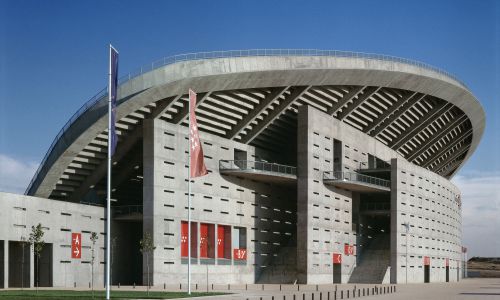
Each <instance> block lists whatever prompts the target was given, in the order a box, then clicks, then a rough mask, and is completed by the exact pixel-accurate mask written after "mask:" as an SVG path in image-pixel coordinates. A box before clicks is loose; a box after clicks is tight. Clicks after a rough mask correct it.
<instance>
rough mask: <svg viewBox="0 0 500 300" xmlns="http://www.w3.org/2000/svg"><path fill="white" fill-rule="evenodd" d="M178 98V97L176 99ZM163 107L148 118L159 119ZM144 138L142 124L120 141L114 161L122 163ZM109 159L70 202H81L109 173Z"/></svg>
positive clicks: (155, 110) (81, 186)
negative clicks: (89, 190)
mask: <svg viewBox="0 0 500 300" xmlns="http://www.w3.org/2000/svg"><path fill="white" fill-rule="evenodd" d="M176 98H177V97H176ZM163 109H164V107H163V106H161V105H160V106H157V107H156V108H154V109H153V110H152V111H151V113H150V114H149V116H148V117H153V116H156V117H158V116H159V115H161V114H160V111H161V110H163ZM141 138H142V124H139V125H137V126H136V127H134V129H132V131H130V133H129V134H128V135H127V136H125V137H124V138H123V139H120V143H119V145H118V146H117V147H116V151H115V154H114V155H113V161H120V160H121V159H122V158H123V157H124V156H125V155H126V154H127V153H128V152H129V151H130V150H131V149H132V147H133V146H134V145H135V143H136V142H137V141H138V140H139V139H141ZM107 165H108V164H107V159H106V158H105V159H102V160H101V163H100V164H99V165H97V167H95V168H94V169H93V170H92V172H91V173H90V175H88V176H87V177H86V178H85V179H84V180H83V181H82V183H81V184H80V187H79V188H78V189H76V190H75V191H74V192H73V193H72V194H71V196H70V197H69V199H70V201H73V202H79V201H80V199H81V198H82V197H83V196H85V193H87V191H88V189H89V188H90V186H92V185H95V184H96V183H97V182H99V180H101V178H102V177H103V176H105V175H106V173H107Z"/></svg>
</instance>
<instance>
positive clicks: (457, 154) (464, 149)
mask: <svg viewBox="0 0 500 300" xmlns="http://www.w3.org/2000/svg"><path fill="white" fill-rule="evenodd" d="M469 148H470V145H469V144H463V145H462V146H460V148H458V149H457V150H455V151H454V152H452V153H451V155H450V156H449V157H448V158H446V159H444V160H443V161H442V162H441V163H439V164H438V165H436V166H435V167H433V168H431V170H432V171H434V172H436V173H440V172H439V171H441V169H443V168H444V167H446V166H447V165H448V164H449V163H451V162H453V161H454V160H455V159H457V158H458V157H460V155H462V154H464V153H465V152H467V151H469Z"/></svg>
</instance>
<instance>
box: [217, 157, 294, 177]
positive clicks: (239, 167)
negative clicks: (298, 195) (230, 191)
mask: <svg viewBox="0 0 500 300" xmlns="http://www.w3.org/2000/svg"><path fill="white" fill-rule="evenodd" d="M219 171H253V172H258V171H262V172H270V173H279V174H286V175H297V168H296V167H292V166H287V165H280V164H275V163H269V162H264V161H252V160H219Z"/></svg>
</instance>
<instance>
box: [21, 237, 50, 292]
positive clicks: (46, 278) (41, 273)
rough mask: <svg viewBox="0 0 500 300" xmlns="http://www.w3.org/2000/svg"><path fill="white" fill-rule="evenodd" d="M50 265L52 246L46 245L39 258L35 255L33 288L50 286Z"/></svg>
mask: <svg viewBox="0 0 500 300" xmlns="http://www.w3.org/2000/svg"><path fill="white" fill-rule="evenodd" d="M26 248H27V249H29V247H26ZM52 265H53V264H52V244H49V243H46V244H45V245H44V246H43V250H42V252H41V254H40V257H38V256H36V255H35V286H39V287H51V286H52ZM37 277H38V279H37Z"/></svg>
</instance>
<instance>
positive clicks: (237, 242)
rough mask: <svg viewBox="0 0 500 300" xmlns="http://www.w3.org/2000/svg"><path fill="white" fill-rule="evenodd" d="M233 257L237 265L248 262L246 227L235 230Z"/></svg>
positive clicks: (235, 228)
mask: <svg viewBox="0 0 500 300" xmlns="http://www.w3.org/2000/svg"><path fill="white" fill-rule="evenodd" d="M233 252H234V253H233V257H234V263H235V264H246V262H247V254H248V253H247V229H246V228H245V227H234V228H233Z"/></svg>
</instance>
